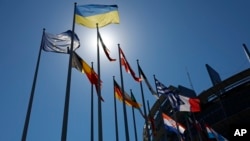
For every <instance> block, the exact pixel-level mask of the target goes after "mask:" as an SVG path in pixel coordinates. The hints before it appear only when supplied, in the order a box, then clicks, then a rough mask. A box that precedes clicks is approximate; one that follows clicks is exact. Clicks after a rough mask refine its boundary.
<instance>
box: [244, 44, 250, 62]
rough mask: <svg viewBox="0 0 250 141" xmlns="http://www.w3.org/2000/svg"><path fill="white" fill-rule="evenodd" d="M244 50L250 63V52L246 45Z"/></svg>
mask: <svg viewBox="0 0 250 141" xmlns="http://www.w3.org/2000/svg"><path fill="white" fill-rule="evenodd" d="M243 49H244V52H245V54H246V56H247V59H248V61H249V62H250V53H249V50H248V48H247V46H246V44H243Z"/></svg>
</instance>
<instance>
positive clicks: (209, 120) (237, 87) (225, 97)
mask: <svg viewBox="0 0 250 141" xmlns="http://www.w3.org/2000/svg"><path fill="white" fill-rule="evenodd" d="M169 88H171V89H176V90H178V91H179V92H180V93H181V94H183V95H184V96H188V97H194V96H196V94H195V93H194V92H193V91H192V90H189V89H187V88H185V87H183V86H178V87H173V86H169ZM197 97H198V98H199V99H200V106H201V112H197V113H190V112H175V111H173V109H172V107H171V105H170V102H169V101H168V99H167V98H166V96H164V95H161V96H160V97H159V99H158V100H157V101H156V102H155V103H154V104H153V106H152V107H151V109H150V111H149V115H148V117H150V118H151V120H149V123H150V124H149V125H150V126H149V127H148V128H146V127H145V126H144V128H143V137H144V141H148V140H150V141H178V140H180V139H184V140H187V141H189V140H190V141H200V140H208V134H207V132H206V129H205V125H209V126H210V127H211V128H212V129H214V130H215V131H216V132H217V133H219V134H220V135H222V136H223V137H225V138H227V139H229V138H230V136H231V132H230V130H231V129H232V127H234V126H235V125H244V124H248V125H250V69H247V70H244V71H242V72H239V73H238V74H235V75H233V76H231V77H229V78H227V79H226V80H223V81H221V82H219V83H216V84H214V86H212V87H211V88H209V89H207V90H204V91H203V92H201V93H200V94H198V96H197ZM162 113H165V114H167V115H168V116H170V117H172V119H174V120H175V121H176V122H177V123H180V124H181V125H183V126H184V127H185V128H186V130H185V133H184V134H183V135H180V134H176V133H174V132H171V131H169V130H167V129H166V128H165V126H164V122H163V118H162ZM177 127H178V126H177ZM147 133H149V135H148V134H147ZM148 137H150V139H148Z"/></svg>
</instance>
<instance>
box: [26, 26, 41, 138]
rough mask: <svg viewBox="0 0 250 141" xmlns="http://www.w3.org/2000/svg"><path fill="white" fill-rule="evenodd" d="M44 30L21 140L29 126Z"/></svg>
mask: <svg viewBox="0 0 250 141" xmlns="http://www.w3.org/2000/svg"><path fill="white" fill-rule="evenodd" d="M44 32H45V28H44V29H43V34H42V40H41V45H40V49H39V53H38V58H37V62H36V70H35V74H34V78H33V84H32V88H31V92H30V99H29V105H28V110H27V113H26V118H25V123H24V127H23V134H22V141H26V137H27V132H28V128H29V122H30V114H31V110H32V105H33V99H34V94H35V89H36V80H37V74H38V70H39V65H40V58H41V52H42V46H43V36H44Z"/></svg>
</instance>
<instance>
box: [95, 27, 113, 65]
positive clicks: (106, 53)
mask: <svg viewBox="0 0 250 141" xmlns="http://www.w3.org/2000/svg"><path fill="white" fill-rule="evenodd" d="M97 34H98V38H99V39H100V42H101V44H102V48H103V51H104V53H105V55H106V56H107V58H108V59H109V61H116V59H112V58H111V57H110V55H109V49H108V48H107V47H106V45H105V44H104V42H103V40H102V37H101V34H100V32H99V31H98V33H97Z"/></svg>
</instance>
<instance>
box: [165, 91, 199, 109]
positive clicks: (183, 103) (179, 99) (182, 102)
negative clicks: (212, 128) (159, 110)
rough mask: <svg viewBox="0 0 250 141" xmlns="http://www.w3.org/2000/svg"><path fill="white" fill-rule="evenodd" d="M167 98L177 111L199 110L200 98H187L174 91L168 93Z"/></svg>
mask: <svg viewBox="0 0 250 141" xmlns="http://www.w3.org/2000/svg"><path fill="white" fill-rule="evenodd" d="M168 99H169V101H170V103H171V106H172V107H173V108H174V109H176V110H177V111H183V112H200V100H199V99H198V98H189V97H186V96H183V95H179V94H176V93H174V92H173V93H170V94H169V95H168Z"/></svg>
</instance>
